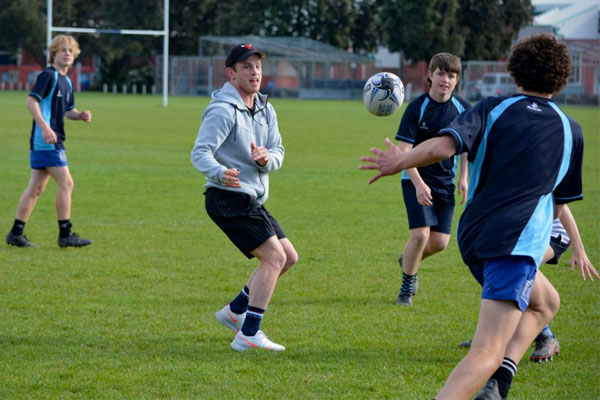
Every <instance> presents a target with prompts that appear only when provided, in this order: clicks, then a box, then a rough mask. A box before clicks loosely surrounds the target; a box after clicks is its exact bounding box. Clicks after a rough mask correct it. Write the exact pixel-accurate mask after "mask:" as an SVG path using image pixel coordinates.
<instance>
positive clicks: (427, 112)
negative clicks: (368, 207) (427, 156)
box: [396, 93, 471, 193]
mask: <svg viewBox="0 0 600 400" xmlns="http://www.w3.org/2000/svg"><path fill="white" fill-rule="evenodd" d="M470 107H471V105H470V104H469V103H468V102H467V101H466V100H464V99H462V98H460V97H458V96H455V95H452V97H451V98H450V100H448V101H446V102H444V103H438V102H437V101H435V100H433V99H432V98H431V97H429V93H425V94H422V95H421V96H419V97H417V98H416V99H414V100H413V101H411V102H410V104H409V105H408V106H407V107H406V110H405V111H404V115H403V116H402V121H401V122H400V127H399V128H398V133H397V134H396V140H401V141H403V142H407V143H410V144H412V145H413V147H416V146H418V145H419V144H420V143H423V142H424V141H426V140H427V139H431V138H432V137H434V136H435V134H436V133H438V132H439V131H440V129H442V128H445V127H447V126H448V125H450V122H452V121H453V120H454V118H456V116H457V115H458V114H460V113H462V112H463V111H465V110H467V109H469V108H470ZM457 161H458V157H453V158H450V159H448V160H445V161H441V162H438V163H435V164H432V165H428V166H426V167H419V168H417V170H418V171H419V175H421V178H423V181H424V182H425V183H426V184H427V185H428V186H433V187H434V188H444V187H448V189H447V191H449V192H450V193H454V177H455V175H456V163H457ZM402 179H410V178H409V177H408V175H407V174H406V172H404V171H402Z"/></svg>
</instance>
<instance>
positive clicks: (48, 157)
mask: <svg viewBox="0 0 600 400" xmlns="http://www.w3.org/2000/svg"><path fill="white" fill-rule="evenodd" d="M29 161H30V163H31V169H45V168H47V167H66V166H67V153H66V152H65V149H60V150H31V151H30V154H29Z"/></svg>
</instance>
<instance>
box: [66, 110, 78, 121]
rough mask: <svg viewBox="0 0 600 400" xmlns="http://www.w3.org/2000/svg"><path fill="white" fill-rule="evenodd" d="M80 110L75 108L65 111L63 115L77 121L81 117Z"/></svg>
mask: <svg viewBox="0 0 600 400" xmlns="http://www.w3.org/2000/svg"><path fill="white" fill-rule="evenodd" d="M81 114H82V113H81V112H79V111H78V110H77V109H76V108H73V109H72V110H69V111H67V112H65V116H66V117H67V118H69V119H70V120H73V121H79V120H80V119H81Z"/></svg>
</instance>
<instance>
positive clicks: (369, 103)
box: [363, 72, 404, 117]
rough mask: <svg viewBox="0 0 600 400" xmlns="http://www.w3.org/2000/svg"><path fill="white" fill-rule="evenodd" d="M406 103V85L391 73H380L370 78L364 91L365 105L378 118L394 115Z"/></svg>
mask: <svg viewBox="0 0 600 400" xmlns="http://www.w3.org/2000/svg"><path fill="white" fill-rule="evenodd" d="M403 101H404V85H403V84H402V81H401V80H400V78H398V77H397V76H396V75H394V74H392V73H390V72H380V73H378V74H375V75H373V76H372V77H370V78H369V80H368V81H367V83H365V87H364V89H363V103H365V107H367V110H369V112H370V113H371V114H373V115H377V116H378V117H387V116H388V115H392V114H393V113H395V112H396V111H398V109H399V108H400V106H401V105H402V102H403Z"/></svg>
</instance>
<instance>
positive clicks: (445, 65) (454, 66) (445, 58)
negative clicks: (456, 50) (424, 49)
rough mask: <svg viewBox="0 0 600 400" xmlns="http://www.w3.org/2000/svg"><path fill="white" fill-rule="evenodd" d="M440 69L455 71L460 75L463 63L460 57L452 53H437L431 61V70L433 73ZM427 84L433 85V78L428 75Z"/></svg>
mask: <svg viewBox="0 0 600 400" xmlns="http://www.w3.org/2000/svg"><path fill="white" fill-rule="evenodd" d="M438 68H439V69H440V71H444V72H454V73H455V74H456V75H458V76H460V71H461V69H462V68H461V65H460V58H458V57H457V56H455V55H454V54H450V53H437V54H436V55H435V56H433V57H431V60H430V61H429V72H431V73H432V74H433V73H434V72H435V70H436V69H438ZM427 86H429V87H431V79H429V77H427Z"/></svg>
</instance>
